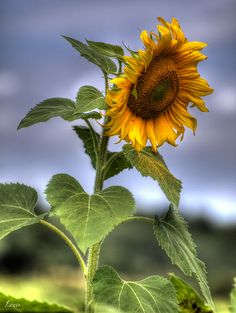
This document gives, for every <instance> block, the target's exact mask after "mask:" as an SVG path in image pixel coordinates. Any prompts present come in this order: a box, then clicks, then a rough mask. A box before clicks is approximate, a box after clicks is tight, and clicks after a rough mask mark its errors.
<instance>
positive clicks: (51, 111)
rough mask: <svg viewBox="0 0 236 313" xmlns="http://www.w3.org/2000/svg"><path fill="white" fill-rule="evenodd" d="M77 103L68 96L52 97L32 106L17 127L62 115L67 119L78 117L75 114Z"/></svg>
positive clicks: (71, 119)
mask: <svg viewBox="0 0 236 313" xmlns="http://www.w3.org/2000/svg"><path fill="white" fill-rule="evenodd" d="M75 110H76V104H75V102H74V101H72V100H70V99H66V98H50V99H47V100H44V101H42V102H40V103H39V104H37V105H36V106H35V107H34V108H32V109H31V110H30V111H29V112H28V113H27V115H26V116H25V117H24V118H23V119H22V120H21V122H20V124H19V126H18V127H17V129H20V128H24V127H29V126H31V125H34V124H37V123H41V122H46V121H48V120H49V119H50V118H53V117H61V118H63V119H64V120H66V121H69V122H71V121H73V120H75V119H77V117H76V116H75V115H74V113H75Z"/></svg>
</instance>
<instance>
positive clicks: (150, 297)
mask: <svg viewBox="0 0 236 313" xmlns="http://www.w3.org/2000/svg"><path fill="white" fill-rule="evenodd" d="M92 285H93V292H94V299H95V301H96V302H98V303H105V304H108V305H112V306H114V307H115V308H117V309H118V310H122V311H123V312H129V313H134V312H136V313H175V312H176V313H177V312H178V305H177V299H176V294H175V289H174V287H173V285H172V284H171V283H170V281H169V280H168V279H166V278H164V277H161V276H151V277H147V278H145V279H143V280H141V281H124V280H123V279H122V278H121V277H120V276H119V275H118V274H117V272H116V271H115V270H114V269H113V268H112V267H110V266H103V267H101V268H99V269H98V270H97V272H96V273H95V275H94V279H93V282H92Z"/></svg>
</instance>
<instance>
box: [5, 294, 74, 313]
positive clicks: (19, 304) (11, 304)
mask: <svg viewBox="0 0 236 313" xmlns="http://www.w3.org/2000/svg"><path fill="white" fill-rule="evenodd" d="M0 312H22V313H23V312H24V313H35V312H44V313H49V312H53V313H72V311H71V310H69V309H67V308H65V307H62V306H59V305H57V304H48V303H46V302H38V301H36V300H35V301H29V300H26V299H23V298H20V299H16V298H14V297H11V296H6V295H4V294H3V293H1V292H0Z"/></svg>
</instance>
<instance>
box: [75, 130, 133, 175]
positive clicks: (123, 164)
mask: <svg viewBox="0 0 236 313" xmlns="http://www.w3.org/2000/svg"><path fill="white" fill-rule="evenodd" d="M73 129H74V131H75V132H76V134H77V135H78V136H79V138H80V139H81V140H82V141H83V144H84V149H85V153H86V154H87V155H88V156H89V157H90V159H91V163H92V166H93V168H94V169H95V168H96V153H95V150H96V149H97V144H98V142H99V139H100V136H99V134H98V133H96V132H94V137H95V138H94V139H93V135H92V132H91V130H90V129H89V128H87V127H84V126H74V127H73ZM94 141H95V144H94ZM109 161H111V162H109ZM107 162H108V164H109V166H108V167H107V168H106V171H105V177H104V179H105V180H106V179H108V178H110V177H113V176H115V175H117V174H119V173H120V172H121V171H123V170H125V169H130V168H132V165H131V163H130V162H129V161H128V160H127V159H126V157H125V156H124V154H123V153H121V152H108V153H107Z"/></svg>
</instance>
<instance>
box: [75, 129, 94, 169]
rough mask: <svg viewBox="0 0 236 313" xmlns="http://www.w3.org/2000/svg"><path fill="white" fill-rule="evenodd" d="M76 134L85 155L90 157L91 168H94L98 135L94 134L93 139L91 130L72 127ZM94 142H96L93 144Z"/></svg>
mask: <svg viewBox="0 0 236 313" xmlns="http://www.w3.org/2000/svg"><path fill="white" fill-rule="evenodd" d="M73 129H74V131H75V132H76V134H77V135H78V136H79V138H80V139H81V140H82V141H83V145H84V149H85V153H86V154H87V155H88V156H89V157H90V159H91V163H92V165H93V168H96V152H95V149H96V148H97V147H96V146H97V144H98V142H99V138H100V136H99V134H97V133H96V132H94V136H95V138H94V139H93V136H92V133H91V130H90V129H89V128H88V127H85V126H74V127H73ZM94 140H95V141H96V142H95V143H94ZM95 145H96V146H95Z"/></svg>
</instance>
